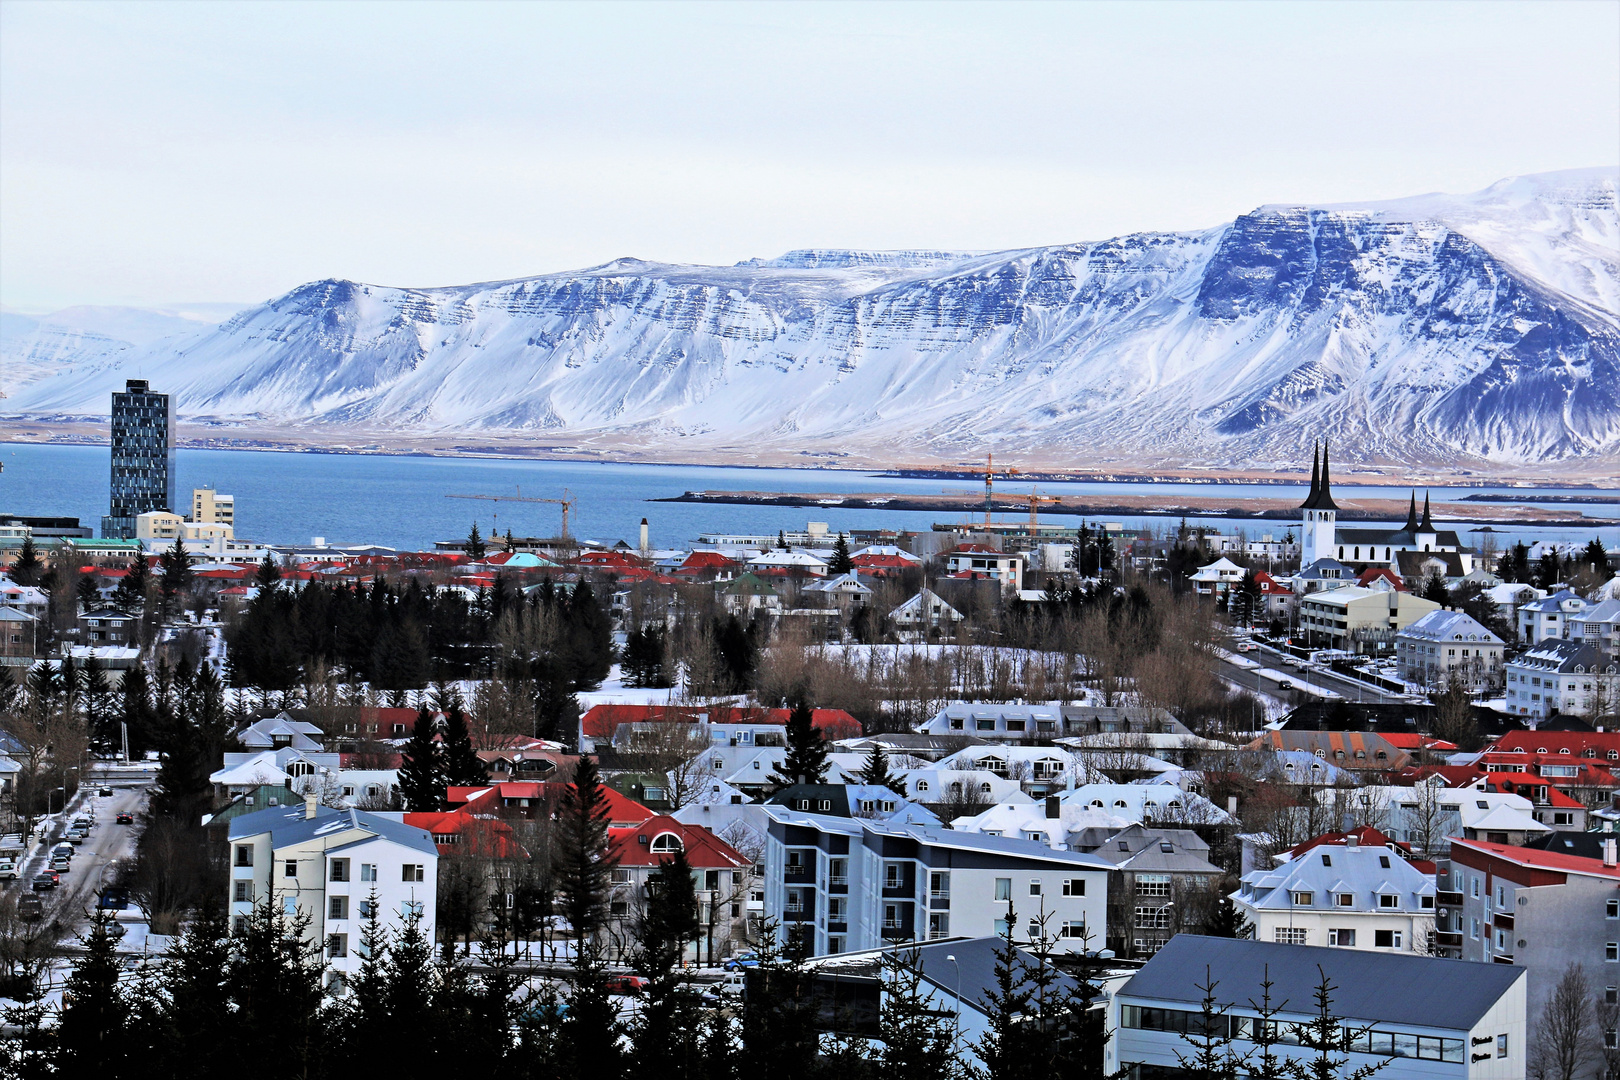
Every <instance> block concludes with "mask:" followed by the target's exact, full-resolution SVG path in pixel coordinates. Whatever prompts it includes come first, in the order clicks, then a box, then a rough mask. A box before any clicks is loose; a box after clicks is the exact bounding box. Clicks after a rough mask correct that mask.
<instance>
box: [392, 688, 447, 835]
mask: <svg viewBox="0 0 1620 1080" xmlns="http://www.w3.org/2000/svg"><path fill="white" fill-rule="evenodd" d="M433 734H434V721H433V712H432V710H430V709H429V708H428V707H427V706H426V705H423V706H422V707H421V709H419V710H418V711H417V714H416V723H415V724H414V725H412V727H411V739H410V742H408V743H406V744H405V749H404V750H403V751H401V752H400V755H399V793H400V796H401V797H402V798H403V799H404V800H405V809H406V810H409V811H412V812H421V811H434V810H443V809H444V789H445V786H446V782H445V766H444V759H443V756H442V754H441V752H440V750H439V744H438V742H437V741H436V740H435V739H434V738H433Z"/></svg>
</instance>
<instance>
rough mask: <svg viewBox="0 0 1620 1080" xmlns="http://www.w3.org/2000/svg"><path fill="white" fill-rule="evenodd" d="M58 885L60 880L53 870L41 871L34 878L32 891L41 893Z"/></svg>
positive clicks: (60, 882)
mask: <svg viewBox="0 0 1620 1080" xmlns="http://www.w3.org/2000/svg"><path fill="white" fill-rule="evenodd" d="M60 884H62V879H61V877H60V876H58V875H57V873H56V872H55V871H54V870H42V871H41V872H40V873H39V874H38V875H37V876H35V878H34V891H35V892H43V891H44V890H46V889H54V888H56V887H57V886H58V885H60Z"/></svg>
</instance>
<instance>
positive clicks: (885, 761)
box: [861, 742, 906, 797]
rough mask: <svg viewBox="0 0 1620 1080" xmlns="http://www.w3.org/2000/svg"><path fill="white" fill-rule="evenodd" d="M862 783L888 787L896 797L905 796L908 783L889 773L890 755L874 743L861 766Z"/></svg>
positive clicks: (878, 744)
mask: <svg viewBox="0 0 1620 1080" xmlns="http://www.w3.org/2000/svg"><path fill="white" fill-rule="evenodd" d="M861 783H863V784H871V785H873V786H874V787H886V788H888V789H889V790H890V791H892V792H894V793H895V794H896V795H899V796H902V797H904V796H905V793H906V782H905V780H903V779H902V778H900V777H898V776H896V775H894V773H892V772H890V771H889V755H888V753H887V751H885V750H884V749H883V746H882V745H881V744H880V743H877V742H873V743H872V745H871V747H870V748H869V749H868V750H867V752H866V762H865V764H863V765H862V766H861Z"/></svg>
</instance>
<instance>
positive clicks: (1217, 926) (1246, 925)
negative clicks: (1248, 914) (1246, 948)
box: [1204, 896, 1254, 938]
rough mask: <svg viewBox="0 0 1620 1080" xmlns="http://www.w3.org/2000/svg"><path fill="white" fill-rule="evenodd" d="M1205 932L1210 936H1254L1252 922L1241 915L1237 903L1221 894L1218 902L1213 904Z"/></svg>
mask: <svg viewBox="0 0 1620 1080" xmlns="http://www.w3.org/2000/svg"><path fill="white" fill-rule="evenodd" d="M1204 930H1205V933H1206V934H1208V936H1210V937H1224V938H1246V937H1253V936H1254V924H1253V923H1251V922H1249V920H1248V919H1246V918H1244V917H1243V913H1242V912H1241V911H1239V910H1238V908H1237V905H1236V904H1234V903H1232V898H1231V897H1230V896H1222V897H1221V899H1220V903H1218V904H1216V905H1215V910H1214V912H1213V913H1212V914H1211V915H1210V918H1209V922H1208V923H1206V924H1205V926H1204Z"/></svg>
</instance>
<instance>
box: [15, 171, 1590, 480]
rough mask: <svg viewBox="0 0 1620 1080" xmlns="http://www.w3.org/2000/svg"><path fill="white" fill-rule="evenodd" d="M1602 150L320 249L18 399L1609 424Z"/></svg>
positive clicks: (338, 425) (1156, 449) (547, 410)
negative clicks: (590, 263)
mask: <svg viewBox="0 0 1620 1080" xmlns="http://www.w3.org/2000/svg"><path fill="white" fill-rule="evenodd" d="M1615 192H1616V173H1615V171H1614V170H1580V171H1575V172H1569V173H1555V174H1545V175H1543V176H1538V177H1527V178H1519V179H1515V180H1508V181H1503V182H1501V183H1499V184H1496V185H1493V186H1492V187H1491V188H1488V189H1487V190H1486V191H1484V192H1480V193H1478V194H1475V195H1471V196H1460V197H1452V196H1423V197H1420V198H1418V199H1411V200H1402V201H1400V202H1395V203H1369V204H1365V205H1361V206H1348V207H1318V208H1310V207H1280V206H1279V207H1262V208H1260V209H1258V210H1256V211H1254V212H1253V213H1250V214H1246V215H1244V216H1242V217H1240V218H1239V219H1237V220H1236V221H1234V222H1233V223H1231V224H1229V225H1226V226H1223V227H1220V228H1217V229H1212V230H1208V231H1206V232H1202V233H1193V234H1173V233H1143V234H1136V235H1131V236H1125V237H1119V238H1116V239H1113V240H1106V241H1101V242H1097V243H1086V244H1073V245H1062V246H1056V247H1048V248H1032V249H1027V250H1021V251H1004V252H991V253H973V254H967V253H950V252H845V251H805V252H794V253H790V254H789V255H786V256H783V257H781V258H778V259H771V260H750V261H749V262H747V263H743V264H739V265H737V266H732V267H698V266H670V265H663V264H654V263H645V262H640V261H638V260H633V259H621V260H617V261H615V262H612V263H608V264H605V265H603V266H599V267H594V268H591V269H588V270H583V271H578V272H574V273H566V274H552V275H545V276H542V277H536V278H529V279H524V280H520V281H511V282H498V283H487V284H480V285H472V286H464V287H459V288H442V289H398V288H385V287H379V286H370V285H362V284H357V283H353V282H346V281H323V282H315V283H312V284H309V285H304V286H301V287H299V288H297V289H294V290H293V291H292V292H290V293H288V294H287V295H285V296H283V297H280V298H278V299H276V300H273V301H271V302H269V303H267V304H264V305H261V306H260V307H257V308H253V309H249V310H247V311H244V312H242V313H240V314H239V315H237V316H236V317H234V318H232V319H230V320H229V321H227V322H225V323H224V324H222V325H221V326H219V327H218V328H217V329H213V330H208V331H203V332H200V333H194V334H192V335H190V336H188V337H184V338H180V339H171V340H169V341H165V342H162V343H158V344H155V345H152V346H149V347H147V348H145V349H139V350H133V351H129V352H123V353H119V354H117V355H116V356H114V357H111V358H110V359H109V358H102V359H100V360H96V359H91V360H89V361H88V362H86V363H85V364H83V365H81V366H80V367H78V369H77V370H74V371H73V372H71V373H70V374H66V375H62V376H59V377H56V378H51V379H44V380H41V381H38V382H36V383H34V384H32V385H30V386H28V387H26V388H24V389H23V390H22V391H21V392H19V393H18V394H17V395H16V396H15V398H14V399H13V400H12V401H10V402H8V403H7V409H8V411H14V412H25V413H34V414H58V415H60V414H77V413H92V414H94V413H100V414H105V412H106V408H107V394H108V393H109V391H110V390H112V389H113V388H115V387H117V386H119V385H121V381H122V379H123V378H124V377H125V375H126V373H128V372H130V371H132V365H134V364H138V365H139V366H140V368H141V370H142V371H143V373H144V377H146V378H149V379H151V380H152V381H153V382H154V384H155V385H157V386H160V387H163V388H165V389H167V390H170V391H171V392H173V393H176V394H177V395H178V400H179V402H180V407H181V411H182V415H190V416H193V417H199V418H201V417H214V418H221V419H226V420H230V419H249V420H253V421H255V422H259V423H263V424H269V425H284V426H297V427H301V428H304V429H305V430H306V432H307V431H315V432H324V431H332V432H338V431H344V430H349V429H354V430H360V431H370V432H378V431H384V432H386V431H394V432H398V431H401V430H410V431H413V432H417V433H422V434H427V433H432V432H445V433H449V432H476V431H483V432H489V433H492V434H493V433H512V432H518V433H524V432H526V433H529V434H531V435H532V436H533V437H535V438H537V439H538V438H544V439H547V440H548V441H553V442H554V441H555V440H556V439H558V438H564V439H579V438H596V439H610V440H612V441H615V442H617V443H618V444H620V445H624V446H633V447H637V448H640V449H643V450H648V451H656V452H670V453H674V452H679V453H681V454H692V453H701V452H702V451H703V450H704V449H707V448H713V449H722V448H725V449H735V448H739V447H743V448H748V447H753V448H761V449H763V448H772V449H800V448H826V447H829V446H836V447H839V448H842V449H847V450H851V451H853V452H857V453H860V454H862V455H863V456H867V457H870V458H875V459H882V458H883V457H884V456H885V455H894V454H901V455H903V456H906V457H909V458H915V457H918V456H923V455H926V456H940V457H950V458H959V457H961V456H963V455H969V456H971V455H973V454H976V453H978V452H979V451H981V450H982V449H983V448H985V447H986V446H988V447H991V448H996V447H1001V446H1011V447H1018V448H1021V449H1023V450H1024V451H1025V452H1026V453H1027V452H1029V451H1030V450H1031V449H1034V448H1039V449H1041V450H1043V451H1044V452H1045V453H1046V454H1047V455H1048V456H1053V457H1068V458H1073V459H1078V460H1084V461H1090V462H1097V461H1102V460H1107V459H1108V458H1110V457H1115V456H1120V455H1138V456H1141V455H1148V456H1157V457H1159V458H1162V459H1171V458H1179V459H1182V460H1199V461H1206V462H1209V463H1212V464H1221V463H1226V462H1247V461H1252V460H1254V459H1255V457H1256V455H1260V456H1263V457H1265V458H1268V459H1273V460H1282V459H1287V458H1289V457H1295V456H1297V455H1298V454H1299V453H1300V451H1301V449H1302V448H1304V447H1308V446H1309V444H1310V442H1311V441H1312V440H1313V439H1315V438H1317V437H1320V436H1323V435H1328V436H1331V437H1332V438H1333V439H1334V442H1335V444H1336V445H1337V446H1339V447H1340V448H1341V452H1343V453H1346V454H1348V455H1350V456H1355V457H1362V458H1367V459H1380V460H1390V461H1413V462H1416V461H1436V460H1448V459H1454V458H1455V457H1457V456H1458V455H1468V456H1473V457H1478V458H1484V459H1490V460H1495V461H1501V462H1534V461H1544V460H1555V459H1564V458H1571V457H1586V456H1592V455H1608V454H1612V453H1616V452H1620V255H1617V242H1620V213H1617V210H1616V194H1615Z"/></svg>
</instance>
